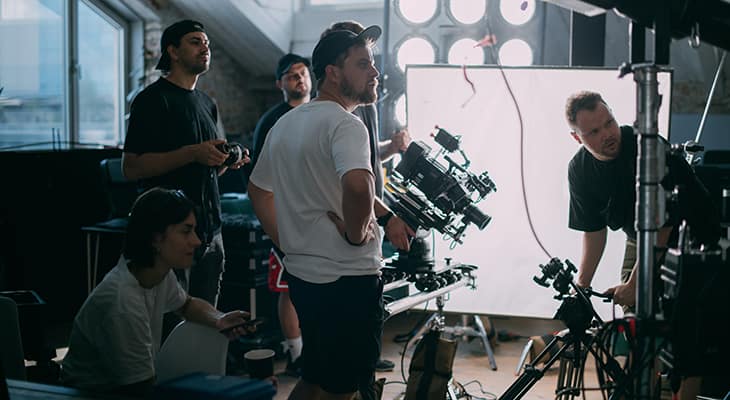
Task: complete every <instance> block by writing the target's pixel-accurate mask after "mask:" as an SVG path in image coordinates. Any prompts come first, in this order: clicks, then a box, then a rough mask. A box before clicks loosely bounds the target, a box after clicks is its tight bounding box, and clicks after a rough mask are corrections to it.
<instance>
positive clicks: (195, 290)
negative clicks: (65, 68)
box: [122, 20, 249, 306]
mask: <svg viewBox="0 0 730 400" xmlns="http://www.w3.org/2000/svg"><path fill="white" fill-rule="evenodd" d="M209 44H210V43H209V41H208V36H207V35H206V33H205V28H204V27H203V25H202V24H201V23H200V22H197V21H191V20H183V21H179V22H176V23H174V24H172V25H170V26H169V27H167V28H166V29H165V31H164V32H163V34H162V38H161V52H162V55H161V57H160V61H159V63H158V64H157V69H159V70H162V72H163V74H164V77H162V78H160V79H159V80H157V82H155V83H153V84H151V85H150V86H148V87H147V88H145V89H144V90H143V91H141V92H140V93H139V94H138V95H137V97H136V98H135V99H134V102H133V103H132V107H131V112H130V118H129V127H128V128H127V137H126V140H125V143H124V155H123V160H122V163H123V169H124V175H125V176H126V177H127V179H133V180H139V183H140V186H141V188H142V189H143V190H146V189H149V188H151V187H156V186H159V187H164V188H167V189H179V190H182V191H183V192H184V193H185V195H186V196H188V197H189V198H190V199H191V200H192V201H193V202H194V203H195V217H196V221H197V226H198V228H197V234H198V237H199V238H200V240H201V241H202V243H203V245H202V246H200V247H199V248H198V249H197V250H196V252H195V257H194V260H195V261H194V264H193V267H192V269H191V270H189V271H190V272H189V275H181V274H178V279H180V280H181V283H182V285H183V287H184V288H185V289H187V290H188V292H189V293H190V294H191V295H192V296H196V297H199V298H202V299H204V300H206V301H208V302H209V303H211V304H213V305H214V306H215V305H216V304H217V302H218V294H219V292H220V279H221V276H222V274H223V264H224V253H223V239H222V236H221V210H220V196H219V193H218V176H219V175H220V174H222V173H224V172H225V171H226V167H225V166H223V163H224V162H225V161H226V159H227V158H228V154H226V153H224V152H223V151H221V150H220V149H219V146H221V145H222V144H224V143H225V139H223V138H222V137H223V133H222V132H219V131H218V129H217V122H218V108H217V107H216V105H215V103H214V102H213V100H212V99H211V98H210V97H209V96H208V95H206V94H205V93H203V92H201V91H199V90H197V89H196V88H195V86H196V84H197V82H198V78H199V77H200V75H202V74H204V73H205V72H207V71H208V68H209V67H210V57H211V54H210V47H209ZM248 161H249V159H248V156H247V155H244V157H242V159H241V160H239V161H238V162H237V163H235V164H233V165H231V166H230V168H233V169H237V168H240V167H241V166H242V165H243V164H244V163H246V162H248Z"/></svg>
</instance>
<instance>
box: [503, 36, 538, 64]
mask: <svg viewBox="0 0 730 400" xmlns="http://www.w3.org/2000/svg"><path fill="white" fill-rule="evenodd" d="M499 62H500V63H501V64H502V65H510V66H524V65H532V48H531V47H530V45H529V44H527V42H525V41H524V40H522V39H510V40H508V41H506V42H504V43H503V44H502V46H501V47H500V48H499Z"/></svg>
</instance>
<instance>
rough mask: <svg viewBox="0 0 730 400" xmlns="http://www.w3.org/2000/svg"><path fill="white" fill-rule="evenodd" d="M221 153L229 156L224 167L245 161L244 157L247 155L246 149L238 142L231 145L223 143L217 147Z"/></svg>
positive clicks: (224, 162)
mask: <svg viewBox="0 0 730 400" xmlns="http://www.w3.org/2000/svg"><path fill="white" fill-rule="evenodd" d="M215 147H216V148H217V149H218V150H219V151H220V152H221V153H225V154H228V158H226V161H223V165H222V166H225V167H229V166H231V165H233V164H235V163H237V162H239V161H241V160H242V159H243V157H244V156H245V155H246V149H245V148H244V147H243V146H242V145H241V144H240V143H236V142H231V143H221V144H219V145H217V146H215Z"/></svg>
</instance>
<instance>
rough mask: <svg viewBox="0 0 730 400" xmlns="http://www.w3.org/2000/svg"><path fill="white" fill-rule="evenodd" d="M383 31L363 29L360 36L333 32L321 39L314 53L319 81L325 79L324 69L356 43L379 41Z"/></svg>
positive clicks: (313, 59)
mask: <svg viewBox="0 0 730 400" xmlns="http://www.w3.org/2000/svg"><path fill="white" fill-rule="evenodd" d="M382 33H383V30H382V29H380V27H379V26H377V25H371V26H368V27H367V28H365V29H363V31H362V32H360V34H359V35H358V34H356V33H355V32H352V31H348V30H338V31H332V32H330V33H328V34H327V35H325V36H324V37H322V38H321V39H319V42H318V43H317V46H315V47H314V51H313V52H312V67H313V69H314V76H315V77H316V78H317V80H319V79H322V78H324V69H325V68H326V67H327V66H328V65H331V64H334V63H335V60H337V57H338V56H339V55H340V54H342V53H344V52H346V51H347V49H349V48H350V47H352V45H354V44H355V43H358V42H360V41H363V40H371V41H373V42H375V41H377V40H378V38H379V37H380V35H381V34H382Z"/></svg>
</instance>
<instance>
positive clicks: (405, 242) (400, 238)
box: [374, 197, 416, 251]
mask: <svg viewBox="0 0 730 400" xmlns="http://www.w3.org/2000/svg"><path fill="white" fill-rule="evenodd" d="M374 209H375V218H376V220H377V222H378V225H380V226H382V227H383V230H384V231H385V235H386V236H387V237H388V240H390V242H391V243H393V246H395V247H396V248H398V249H400V250H405V251H408V250H410V248H411V237H413V236H416V232H414V231H413V229H412V228H411V227H410V226H408V224H406V223H405V221H403V220H402V219H401V218H400V217H398V216H397V215H395V214H393V211H391V210H390V209H389V208H388V207H387V206H386V205H385V203H383V201H382V200H381V199H379V198H377V197H376V198H375V203H374Z"/></svg>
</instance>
